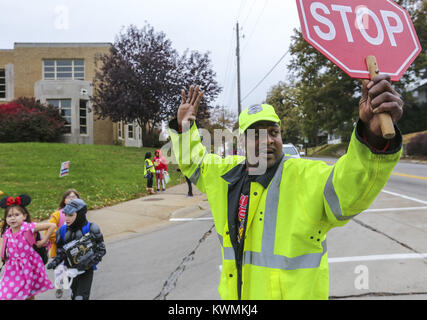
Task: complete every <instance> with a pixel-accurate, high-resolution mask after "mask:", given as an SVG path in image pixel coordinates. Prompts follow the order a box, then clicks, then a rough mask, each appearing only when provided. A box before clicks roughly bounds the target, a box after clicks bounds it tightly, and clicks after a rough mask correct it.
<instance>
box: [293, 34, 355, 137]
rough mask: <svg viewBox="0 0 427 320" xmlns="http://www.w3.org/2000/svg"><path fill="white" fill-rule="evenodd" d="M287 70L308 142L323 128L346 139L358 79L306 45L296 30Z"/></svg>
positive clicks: (352, 115)
mask: <svg viewBox="0 0 427 320" xmlns="http://www.w3.org/2000/svg"><path fill="white" fill-rule="evenodd" d="M290 53H291V54H292V59H291V62H290V63H289V65H288V70H289V71H290V74H291V79H292V82H293V83H295V87H296V88H297V90H298V92H299V96H298V102H299V104H300V105H299V108H300V114H301V117H302V119H301V121H302V131H303V134H304V136H306V137H308V139H309V142H310V143H311V144H313V143H315V142H316V137H317V134H318V133H319V132H320V131H323V130H326V131H327V132H328V133H330V134H332V133H335V134H338V135H340V136H342V138H343V139H349V137H350V134H351V131H352V129H353V123H354V122H355V121H356V119H357V115H358V108H357V106H358V100H359V97H360V83H359V82H358V81H357V80H354V79H351V78H350V77H348V76H347V75H346V74H345V73H344V72H343V71H341V69H339V68H338V67H336V66H335V65H334V64H333V63H332V62H330V61H329V60H328V59H326V58H325V57H324V56H323V55H322V54H320V53H319V52H318V51H317V50H316V49H314V48H313V47H312V46H311V45H309V44H308V43H307V42H306V41H305V40H304V39H303V36H302V33H301V32H299V31H297V30H295V33H294V36H293V37H292V43H291V48H290Z"/></svg>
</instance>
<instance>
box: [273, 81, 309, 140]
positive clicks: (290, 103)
mask: <svg viewBox="0 0 427 320" xmlns="http://www.w3.org/2000/svg"><path fill="white" fill-rule="evenodd" d="M298 97H299V93H298V88H296V87H295V86H289V85H287V84H286V83H285V82H279V83H278V84H277V85H276V86H274V87H272V88H271V90H270V91H269V93H268V94H267V100H266V101H267V103H268V104H270V105H272V106H274V107H275V109H276V112H277V115H278V116H279V118H280V120H281V131H282V140H283V141H284V142H285V143H293V144H300V143H302V142H303V139H301V137H302V136H303V134H302V132H303V131H302V124H301V121H300V118H301V116H302V114H301V109H300V108H299V106H300V103H299V101H298Z"/></svg>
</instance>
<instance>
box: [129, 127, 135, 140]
mask: <svg viewBox="0 0 427 320" xmlns="http://www.w3.org/2000/svg"><path fill="white" fill-rule="evenodd" d="M128 138H129V139H133V138H134V134H133V124H132V123H129V124H128Z"/></svg>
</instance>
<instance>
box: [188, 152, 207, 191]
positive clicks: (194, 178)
mask: <svg viewBox="0 0 427 320" xmlns="http://www.w3.org/2000/svg"><path fill="white" fill-rule="evenodd" d="M205 156H206V151H205V154H204V155H203V157H202V160H201V161H200V163H199V165H198V166H197V168H196V170H195V171H194V172H193V174H192V175H191V177H190V181H191V182H192V183H194V184H195V185H197V181H199V177H200V171H201V166H202V163H203V160H204V159H205Z"/></svg>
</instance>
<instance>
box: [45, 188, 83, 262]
mask: <svg viewBox="0 0 427 320" xmlns="http://www.w3.org/2000/svg"><path fill="white" fill-rule="evenodd" d="M74 199H80V194H79V193H78V192H77V190H75V189H69V190H67V191H65V193H64V194H63V196H62V199H61V202H60V203H59V208H58V210H56V211H55V212H54V213H52V215H51V216H50V219H49V222H50V223H54V224H55V225H56V228H55V231H54V232H53V233H52V235H51V237H50V238H49V244H50V251H49V255H50V257H51V258H55V257H56V230H57V229H58V228H59V227H61V226H63V225H64V224H65V215H64V213H63V212H62V211H63V209H64V207H65V205H67V204H69V203H70V201H71V200H74Z"/></svg>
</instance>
